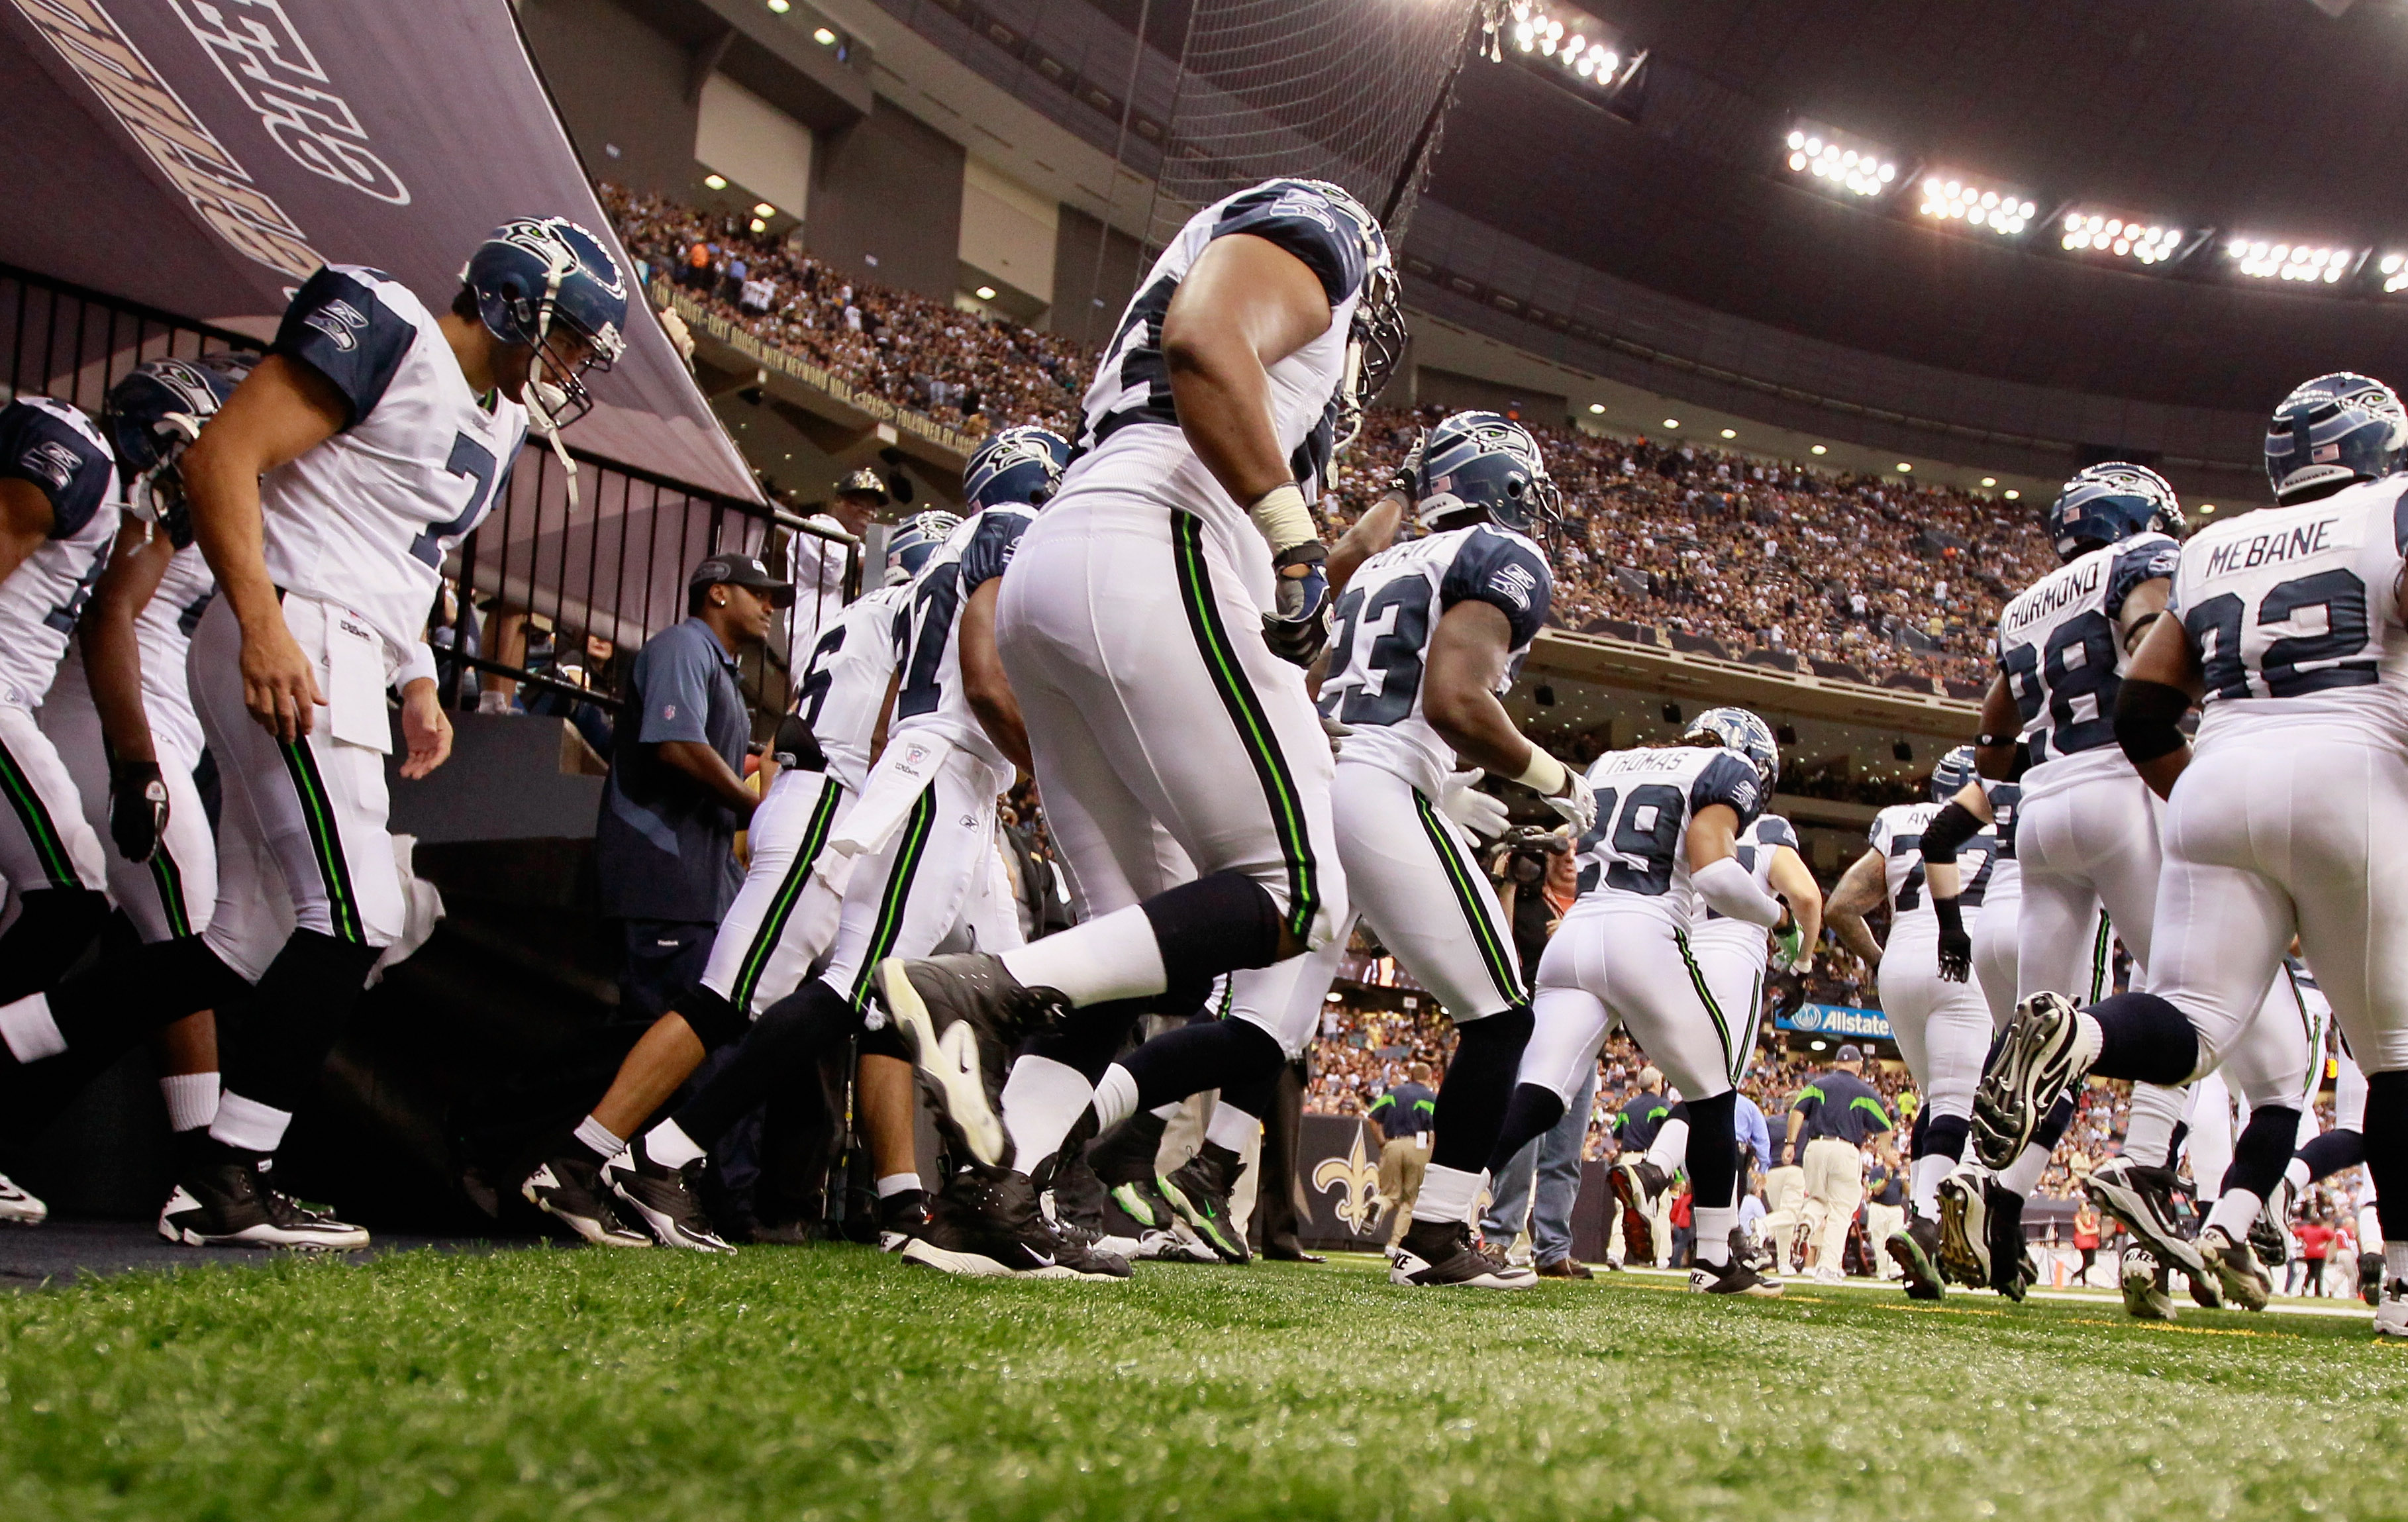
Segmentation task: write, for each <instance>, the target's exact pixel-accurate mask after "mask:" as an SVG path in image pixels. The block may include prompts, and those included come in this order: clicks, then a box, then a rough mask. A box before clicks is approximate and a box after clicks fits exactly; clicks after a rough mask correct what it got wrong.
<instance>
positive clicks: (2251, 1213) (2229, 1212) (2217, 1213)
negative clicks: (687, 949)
mask: <svg viewBox="0 0 2408 1522" xmlns="http://www.w3.org/2000/svg"><path fill="white" fill-rule="evenodd" d="M2265 1204H2266V1201H2265V1199H2263V1198H2261V1197H2260V1196H2259V1195H2258V1193H2257V1190H2255V1189H2243V1188H2241V1187H2239V1186H2238V1185H2236V1186H2234V1187H2232V1188H2229V1189H2227V1190H2225V1191H2224V1193H2222V1194H2220V1195H2218V1196H2216V1197H2215V1208H2214V1210H2212V1211H2209V1212H2208V1213H2207V1225H2208V1226H2212V1227H2221V1228H2223V1230H2224V1234H2225V1235H2226V1236H2228V1237H2229V1238H2231V1239H2232V1240H2233V1241H2234V1242H2246V1241H2248V1240H2249V1228H2250V1226H2251V1224H2252V1223H2254V1222H2255V1221H2256V1220H2257V1213H2258V1212H2259V1211H2260V1210H2262V1209H2264V1208H2265ZM2200 1229H2201V1230H2205V1229H2206V1228H2205V1227H2202V1228H2200Z"/></svg>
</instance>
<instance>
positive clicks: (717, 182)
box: [702, 175, 727, 190]
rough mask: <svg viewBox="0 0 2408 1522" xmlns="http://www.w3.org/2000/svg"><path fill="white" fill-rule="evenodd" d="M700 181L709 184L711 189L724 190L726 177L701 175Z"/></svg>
mask: <svg viewBox="0 0 2408 1522" xmlns="http://www.w3.org/2000/svg"><path fill="white" fill-rule="evenodd" d="M702 182H703V183H704V184H706V185H708V186H710V188H711V189H712V190H725V189H726V188H727V177H726V176H725V175H705V176H703V177H702Z"/></svg>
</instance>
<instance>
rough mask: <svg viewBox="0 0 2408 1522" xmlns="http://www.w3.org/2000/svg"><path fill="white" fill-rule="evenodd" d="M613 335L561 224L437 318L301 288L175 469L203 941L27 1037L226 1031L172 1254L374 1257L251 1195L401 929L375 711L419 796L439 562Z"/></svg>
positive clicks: (340, 1233)
mask: <svg viewBox="0 0 2408 1522" xmlns="http://www.w3.org/2000/svg"><path fill="white" fill-rule="evenodd" d="M626 319H627V281H626V277H625V274H624V271H623V270H621V269H620V267H619V266H618V264H617V261H616V260H615V259H614V258H613V256H612V255H611V254H610V252H609V251H608V249H606V248H605V247H604V245H603V244H602V243H601V242H600V241H599V240H598V239H596V238H595V237H594V236H593V235H592V234H590V233H588V232H586V231H585V230H584V229H583V228H581V227H579V226H577V225H576V224H574V223H569V222H567V221H566V220H564V219H560V218H552V219H550V220H538V219H533V218H529V219H523V220H521V221H517V222H512V223H507V224H505V225H504V226H502V227H499V228H497V229H495V232H494V233H493V234H492V235H491V236H490V237H487V238H486V239H485V241H484V242H482V243H481V244H480V245H479V246H478V247H477V249H476V250H475V251H473V252H472V253H471V254H470V256H469V258H468V260H467V263H466V266H465V267H464V268H463V270H462V274H461V283H460V287H459V289H458V291H457V292H456V294H454V296H453V298H452V303H451V305H450V307H449V309H447V310H445V311H443V312H441V313H440V314H437V313H436V312H433V311H430V310H429V309H427V308H426V307H425V305H424V304H423V303H422V302H421V301H420V300H419V298H418V296H417V295H416V294H413V293H412V292H411V291H409V289H408V288H407V287H405V286H403V285H401V284H400V283H398V282H397V281H394V280H391V279H389V278H388V277H386V276H385V275H383V274H382V273H380V272H379V271H377V270H374V269H369V268H366V267H364V266H353V265H331V266H326V267H324V268H322V269H321V270H319V271H318V272H317V273H316V274H315V275H313V276H311V277H310V278H309V279H308V280H306V281H304V282H303V284H302V286H301V288H300V290H299V291H297V292H296V293H295V294H294V297H293V301H292V304H291V305H290V307H288V308H287V309H286V311H285V315H284V320H283V322H282V323H281V325H280V326H279V329H278V331H277V337H276V339H275V342H274V343H273V344H272V345H270V347H269V352H268V353H267V355H266V357H265V358H264V359H263V360H261V362H260V363H259V365H258V366H257V367H256V368H254V369H253V370H252V371H251V375H250V377H249V378H248V379H246V380H244V381H243V382H242V384H241V385H240V386H239V387H237V388H236V391H235V393H234V395H232V396H231V397H229V398H228V399H227V400H226V403H225V405H224V406H223V407H222V408H221V409H219V412H218V415H217V417H216V418H215V419H214V420H213V421H212V422H211V424H209V426H208V429H207V430H205V431H204V432H203V434H202V436H201V437H200V438H197V439H195V440H193V444H192V445H191V446H190V447H188V448H187V449H186V450H185V452H184V455H183V459H182V462H181V471H180V474H181V479H182V481H183V484H184V488H185V492H186V495H188V496H189V498H190V500H191V504H192V515H193V534H194V537H195V538H197V540H198V541H199V544H200V546H201V552H202V553H203V554H204V555H205V556H206V557H207V558H208V563H209V567H210V569H211V570H212V571H213V572H214V573H215V574H216V576H217V580H218V585H219V587H220V590H221V596H219V597H218V598H217V599H216V600H215V601H213V602H212V603H211V604H210V605H209V609H208V611H207V612H206V613H205V614H203V615H202V618H201V621H200V624H199V626H198V627H197V628H195V630H194V631H193V655H192V664H191V674H192V682H193V700H194V707H195V708H196V710H197V711H198V712H199V714H200V719H201V727H202V731H203V733H204V735H205V736H206V737H207V739H208V745H209V748H210V750H211V751H212V752H213V753H214V754H215V755H216V756H217V758H218V762H219V766H220V768H221V772H222V775H223V777H224V778H225V779H226V783H227V786H226V790H225V806H224V810H223V813H222V817H221V827H220V832H219V855H220V872H219V899H220V901H219V905H218V908H217V910H216V912H214V913H213V914H212V917H211V920H210V924H209V927H208V930H207V931H206V932H204V933H203V935H202V936H201V937H200V938H198V939H197V940H171V941H167V942H164V943H162V944H161V945H159V946H157V947H146V948H144V954H143V955H141V956H138V957H126V958H114V959H110V960H111V962H113V963H114V964H115V965H109V964H107V963H105V964H104V965H103V966H102V967H100V968H98V969H94V971H93V973H92V974H91V975H89V976H80V977H79V978H77V979H72V980H69V981H68V982H67V983H66V984H62V985H61V986H60V987H59V988H58V989H56V990H55V991H53V992H52V993H51V994H50V996H48V998H43V997H42V996H36V998H37V999H40V1000H41V1007H40V1008H38V1009H37V1010H36V1012H35V1014H36V1017H37V1018H38V1021H39V1023H40V1026H41V1027H45V1028H46V1029H47V1031H48V1033H49V1037H50V1049H51V1050H53V1051H57V1052H60V1053H62V1054H63V1055H61V1056H60V1057H59V1058H58V1059H57V1060H59V1061H61V1062H63V1063H65V1064H68V1065H69V1067H70V1069H71V1070H78V1071H80V1070H89V1069H91V1068H92V1065H93V1064H94V1063H105V1062H106V1061H107V1060H108V1059H111V1058H113V1056H114V1055H115V1052H116V1051H118V1050H122V1048H123V1046H124V1045H125V1044H126V1043H127V1042H128V1041H130V1040H132V1039H133V1037H134V1036H136V1035H138V1034H139V1033H140V1032H141V1031H144V1030H147V1029H149V1028H150V1027H153V1026H156V1025H159V1024H162V1023H165V1021H166V1020H169V1019H174V1018H177V1017H179V1016H181V1015H184V1014H187V1013H190V1012H193V1011H194V1010H200V1009H214V1010H216V1011H217V1012H218V1023H219V1027H220V1032H221V1038H222V1051H221V1057H222V1069H223V1072H224V1086H223V1089H222V1095H221V1098H220V1099H219V1103H218V1113H217V1116H216V1118H215V1119H214V1120H213V1121H212V1122H211V1124H210V1127H209V1135H210V1137H211V1139H212V1148H211V1152H210V1156H209V1157H208V1160H207V1161H206V1162H205V1163H201V1164H196V1165H194V1166H192V1167H188V1168H186V1169H185V1170H183V1175H182V1179H181V1182H180V1183H179V1195H180V1197H181V1200H180V1203H179V1201H175V1200H171V1209H183V1210H188V1211H190V1212H191V1214H190V1215H189V1216H188V1217H187V1219H188V1221H189V1223H190V1224H188V1225H186V1226H185V1227H184V1228H182V1230H181V1236H182V1238H183V1240H184V1241H185V1242H188V1243H191V1244H193V1245H196V1246H197V1245H206V1244H210V1243H234V1244H244V1245H254V1246H291V1247H337V1248H339V1247H354V1246H358V1245H361V1244H362V1243H364V1242H366V1240H367V1233H366V1232H365V1231H364V1230H361V1229H360V1228H357V1227H353V1226H350V1225H346V1224H345V1223H342V1222H340V1221H336V1220H333V1219H331V1218H328V1217H325V1216H322V1215H319V1214H316V1213H307V1212H303V1211H301V1210H300V1209H299V1208H298V1207H297V1206H295V1205H294V1202H293V1201H291V1200H290V1199H286V1198H285V1197H284V1196H282V1195H281V1194H279V1192H278V1191H276V1190H274V1189H272V1188H270V1187H269V1186H268V1185H267V1183H266V1180H265V1176H264V1168H265V1164H266V1163H267V1162H268V1161H270V1160H271V1159H272V1157H273V1156H274V1154H275V1151H276V1149H277V1147H278V1145H279V1143H280V1142H282V1140H283V1137H284V1131H285V1127H286V1126H287V1125H288V1124H289V1123H290V1122H291V1119H292V1114H293V1110H294V1107H295V1106H296V1105H297V1104H299V1103H300V1101H301V1099H302V1098H303V1097H304V1096H305V1095H306V1094H307V1093H308V1090H309V1086H310V1084H312V1083H313V1082H314V1081H315V1079H316V1076H317V1073H318V1070H319V1068H320V1067H321V1065H322V1063H323V1061H324V1058H325V1055H326V1052H327V1050H328V1049H329V1047H330V1046H331V1045H332V1043H333V1042H334V1041H335V1040H336V1039H337V1036H338V1035H339V1034H340V1032H341V1029H342V1027H343V1023H344V1021H345V1019H346V1017H347V1016H348V1014H349V1012H350V1011H351V1008H352V1006H353V1005H354V1004H355V1003H356V1002H357V1000H358V998H359V994H360V990H361V988H362V985H363V983H364V980H365V979H366V975H367V973H368V971H369V969H371V968H372V967H373V966H374V964H375V962H376V961H377V958H378V957H379V955H380V954H381V952H382V949H383V948H384V947H385V946H386V945H387V944H389V943H390V942H392V941H393V940H394V939H395V938H396V937H397V936H399V935H400V934H401V933H402V931H403V929H404V926H405V919H406V906H405V900H404V897H403V893H402V885H401V881H400V874H399V869H398V867H397V865H396V863H395V861H394V854H393V841H392V838H391V836H390V835H388V834H387V832H386V829H385V819H386V801H387V800H386V795H385V782H384V755H385V753H387V752H388V751H390V750H391V749H392V745H393V738H392V727H391V725H392V721H391V720H390V719H389V717H388V716H387V709H386V703H385V696H384V695H385V692H386V690H387V689H388V688H389V687H391V688H396V689H398V690H399V691H400V693H401V695H402V705H401V729H402V734H403V738H404V741H405V743H406V745H407V748H408V753H409V754H408V755H407V756H406V758H405V759H404V760H403V762H402V764H401V767H400V770H401V774H402V775H403V776H404V777H410V778H415V777H422V776H424V775H426V774H427V773H428V772H430V771H432V770H433V769H434V768H436V767H437V766H440V765H441V764H442V762H443V760H444V759H445V757H446V756H447V755H448V754H450V751H451V740H452V736H451V725H450V722H449V721H448V720H447V719H446V718H445V717H444V715H443V711H442V708H441V706H440V704H439V703H438V701H437V696H436V691H435V685H436V684H435V675H434V671H435V668H434V656H433V653H432V652H430V651H429V650H428V649H427V647H426V644H425V642H424V640H423V639H422V638H421V636H422V634H423V630H424V628H425V625H426V620H427V615H428V612H429V610H431V609H432V608H433V607H434V605H435V601H436V597H437V593H438V591H439V590H440V587H441V573H440V568H439V567H441V564H442V561H443V557H444V555H445V554H446V553H448V552H449V550H450V549H451V548H452V546H453V545H454V544H456V543H457V542H458V541H459V539H460V538H462V537H464V536H466V534H468V533H469V532H471V531H472V530H474V529H475V528H476V526H477V524H479V523H480V522H481V521H482V520H483V518H484V516H485V514H486V512H487V511H488V510H490V509H491V507H492V506H493V497H494V495H495V489H496V488H497V487H498V486H499V485H500V484H501V481H502V480H503V476H504V473H505V470H506V468H507V467H508V466H509V463H510V462H511V461H513V460H514V459H516V457H517V455H518V452H519V449H520V447H521V445H522V444H523V442H524V441H525V439H526V438H527V434H528V426H529V418H530V413H532V415H533V417H534V419H535V421H536V423H537V424H538V427H539V428H540V430H541V432H543V433H544V434H545V436H546V437H547V438H550V439H551V441H552V444H553V446H554V447H555V449H558V448H561V446H560V443H559V434H560V431H561V429H562V428H564V427H566V425H567V424H569V423H571V422H573V421H574V420H575V419H576V418H577V417H580V416H581V415H582V414H583V412H584V411H585V409H587V408H589V407H590V406H591V405H592V399H591V397H590V396H589V395H588V394H587V392H586V389H585V385H584V381H583V376H584V374H585V373H586V371H587V370H588V369H590V368H592V367H595V366H600V367H603V368H608V367H609V365H610V364H611V363H612V362H613V361H615V360H616V359H617V358H618V356H619V354H620V352H622V350H623V349H624V345H625V338H624V324H625V323H626ZM254 852H259V853H264V854H266V855H267V856H269V857H270V858H272V859H273V860H274V862H275V863H276V865H277V867H278V868H279V869H280V871H281V874H282V877H283V882H284V889H285V895H286V896H287V897H289V901H290V907H291V909H292V911H293V924H294V928H293V929H292V931H291V933H290V934H289V935H286V936H283V937H281V938H274V937H271V936H270V935H269V934H267V933H265V931H264V929H263V926H262V924H261V923H260V922H259V920H258V917H257V916H256V915H255V914H249V915H247V914H246V913H245V909H246V906H245V905H243V904H239V903H235V902H233V901H232V898H231V897H230V894H229V885H228V883H229V877H230V875H231V874H230V872H229V870H228V867H227V864H228V862H229V861H230V860H231V859H233V858H235V857H237V856H239V857H244V858H248V857H249V856H250V855H251V854H252V853H254ZM251 897H252V898H253V899H254V901H255V898H256V895H255V893H254V894H253V895H251ZM68 1076H70V1077H72V1076H73V1073H69V1074H68ZM30 1077H31V1075H29V1074H28V1073H27V1072H25V1071H24V1070H22V1064H20V1065H18V1066H17V1067H16V1068H15V1069H14V1070H12V1068H11V1066H10V1065H7V1064H0V1081H6V1083H7V1088H8V1089H9V1090H10V1091H11V1096H12V1098H13V1097H14V1096H15V1095H16V1094H17V1093H20V1092H22V1093H23V1094H24V1096H25V1107H26V1108H29V1109H32V1110H34V1111H36V1112H38V1111H41V1110H44V1109H50V1108H54V1107H55V1106H56V1105H57V1104H59V1103H62V1102H64V1099H63V1098H61V1095H62V1092H63V1091H65V1092H71V1091H72V1088H73V1087H74V1086H75V1084H73V1083H71V1082H62V1081H61V1079H60V1076H59V1075H57V1074H50V1075H44V1077H43V1078H42V1080H41V1081H40V1082H39V1083H38V1084H35V1083H29V1082H27V1080H28V1079H29V1078H30ZM36 1089H39V1090H42V1091H45V1092H34V1091H35V1090H36Z"/></svg>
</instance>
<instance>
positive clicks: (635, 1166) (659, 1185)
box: [602, 1137, 736, 1253]
mask: <svg viewBox="0 0 2408 1522" xmlns="http://www.w3.org/2000/svg"><path fill="white" fill-rule="evenodd" d="M705 1166H707V1164H706V1161H705V1159H703V1158H700V1157H696V1158H695V1160H694V1161H692V1162H690V1163H688V1164H686V1165H685V1166H684V1167H683V1168H671V1167H669V1166H668V1165H667V1164H666V1163H659V1162H655V1161H653V1160H652V1154H651V1152H649V1151H647V1150H646V1149H645V1146H644V1140H643V1138H641V1137H638V1138H637V1139H636V1140H635V1141H633V1142H629V1143H628V1144H627V1145H626V1146H624V1147H622V1148H620V1149H619V1154H618V1156H615V1157H612V1158H611V1159H610V1160H609V1162H607V1163H604V1164H603V1165H602V1182H603V1183H605V1184H607V1185H609V1186H610V1192H611V1193H612V1194H614V1195H617V1196H618V1197H619V1198H620V1199H622V1200H624V1202H625V1203H626V1206H627V1208H628V1209H629V1210H630V1211H632V1212H633V1213H635V1216H636V1219H638V1221H641V1222H642V1223H643V1225H644V1229H645V1230H647V1231H650V1232H651V1233H652V1240H653V1241H654V1242H659V1243H660V1244H661V1245H662V1246H664V1247H682V1248H684V1249H685V1250H686V1251H688V1252H691V1253H732V1252H734V1251H736V1249H735V1248H734V1247H732V1246H730V1245H729V1244H728V1243H727V1242H726V1240H725V1239H724V1238H723V1237H721V1236H720V1234H719V1233H718V1232H717V1231H716V1230H714V1229H712V1228H711V1225H710V1213H708V1212H707V1211H705V1210H704V1209H703V1208H702V1200H701V1199H699V1198H698V1197H697V1196H696V1195H695V1185H696V1184H698V1183H700V1182H701V1179H702V1170H703V1169H704V1168H705Z"/></svg>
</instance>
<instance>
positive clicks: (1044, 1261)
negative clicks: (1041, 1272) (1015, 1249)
mask: <svg viewBox="0 0 2408 1522" xmlns="http://www.w3.org/2000/svg"><path fill="white" fill-rule="evenodd" d="M1028 1258H1029V1261H1030V1262H1032V1263H1035V1264H1036V1265H1037V1266H1038V1267H1039V1268H1040V1269H1050V1268H1052V1267H1053V1266H1054V1257H1053V1255H1052V1254H1050V1253H1049V1254H1047V1255H1046V1256H1043V1257H1039V1256H1037V1255H1036V1254H1035V1253H1031V1254H1029V1255H1028Z"/></svg>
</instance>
